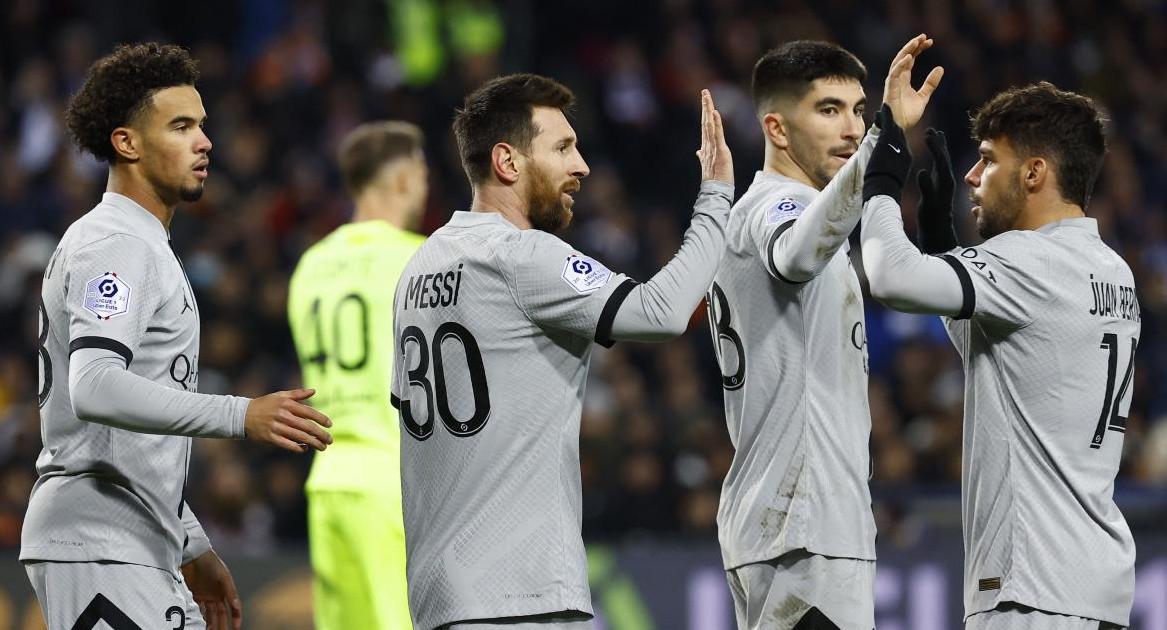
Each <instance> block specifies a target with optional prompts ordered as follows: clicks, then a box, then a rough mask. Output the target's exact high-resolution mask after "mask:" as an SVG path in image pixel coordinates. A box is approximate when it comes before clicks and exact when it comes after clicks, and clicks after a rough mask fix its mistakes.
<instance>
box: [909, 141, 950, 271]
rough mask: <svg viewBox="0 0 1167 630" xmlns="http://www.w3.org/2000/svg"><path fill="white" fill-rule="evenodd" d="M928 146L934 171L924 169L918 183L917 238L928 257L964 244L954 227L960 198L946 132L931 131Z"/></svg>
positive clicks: (926, 142)
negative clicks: (954, 217)
mask: <svg viewBox="0 0 1167 630" xmlns="http://www.w3.org/2000/svg"><path fill="white" fill-rule="evenodd" d="M924 144H926V145H928V152H929V153H931V154H932V168H931V169H927V170H925V169H920V171H919V172H918V173H916V183H917V184H918V185H919V186H920V205H919V206H917V207H916V237H917V241H916V242H917V243H918V244H919V245H920V249H921V250H922V251H923V252H924V253H925V254H939V253H943V252H947V251H950V250H952V249H953V248H954V247H957V246H958V245H959V244H960V243H959V242H958V241H957V240H956V230H955V229H954V228H953V226H952V206H953V203H954V197H955V196H956V176H955V175H953V173H952V157H951V156H949V155H948V142H947V141H946V140H945V138H944V132H943V131H939V130H936V129H932V128H929V129H928V131H926V132H925V133H924Z"/></svg>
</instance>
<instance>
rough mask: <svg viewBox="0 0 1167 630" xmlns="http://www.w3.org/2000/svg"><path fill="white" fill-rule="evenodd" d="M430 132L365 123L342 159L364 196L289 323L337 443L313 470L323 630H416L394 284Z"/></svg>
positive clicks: (307, 380) (293, 292)
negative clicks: (394, 398)
mask: <svg viewBox="0 0 1167 630" xmlns="http://www.w3.org/2000/svg"><path fill="white" fill-rule="evenodd" d="M423 142H424V139H423V137H422V133H421V130H420V129H418V128H417V127H415V126H414V125H411V124H409V123H405V122H378V123H369V124H365V125H361V126H360V127H358V128H357V129H356V130H354V131H353V132H352V133H350V134H349V135H348V136H347V137H346V138H345V139H344V141H343V142H342V143H341V145H340V150H339V152H338V163H339V166H340V174H341V178H342V179H343V180H344V185H345V188H346V189H347V190H348V192H349V194H350V195H352V197H353V199H354V201H355V203H356V211H355V213H354V214H353V218H352V222H351V223H349V224H347V225H343V226H341V227H339V228H337V229H336V231H334V232H332V233H331V234H329V235H328V236H326V237H324V239H323V240H321V241H320V242H319V243H317V244H316V245H314V246H313V247H312V248H311V249H309V250H308V251H307V252H305V253H304V257H303V258H301V259H300V263H299V265H297V266H296V271H295V273H293V274H292V281H291V286H290V287H289V289H288V319H289V321H290V322H291V326H292V336H293V337H294V338H295V342H296V351H297V353H298V354H299V355H300V364H301V366H302V367H303V374H304V385H305V386H308V387H312V388H313V389H315V390H316V391H317V392H318V393H317V394H316V398H315V399H314V405H315V406H316V408H317V409H320V410H321V411H322V412H324V413H326V414H327V415H328V417H329V418H331V419H332V421H333V422H334V426H333V431H332V436H333V439H334V440H335V441H334V442H333V444H332V447H331V448H329V449H328V451H327V452H325V453H320V454H319V455H317V456H316V461H314V462H313V463H312V473H311V474H310V475H309V476H308V483H307V484H306V490H307V492H308V540H309V546H310V551H311V555H312V569H313V584H312V588H313V591H312V592H313V608H314V610H315V617H316V628H317V629H318V630H346V629H349V628H365V629H367V630H378V629H384V630H408V629H409V628H411V627H412V626H411V624H410V620H409V602H408V594H407V593H406V590H405V529H404V524H403V523H402V521H401V430H400V428H399V427H398V426H397V411H396V410H395V409H393V407H392V406H391V405H390V404H389V388H388V384H389V382H390V380H391V378H392V374H393V372H392V367H393V360H392V359H393V290H394V288H396V286H397V279H398V278H399V277H400V276H401V270H402V269H403V268H404V267H405V263H406V261H408V260H409V258H410V256H412V255H413V253H414V252H415V251H417V248H418V247H419V246H420V245H421V243H422V241H423V240H424V238H423V237H422V236H420V235H418V234H414V233H413V232H410V231H409V230H410V229H412V228H414V227H415V226H416V224H417V222H418V220H419V218H420V216H421V212H422V210H424V209H425V200H426V194H427V190H428V188H427V183H426V174H427V170H426V164H425V157H424V155H423V154H422V148H423Z"/></svg>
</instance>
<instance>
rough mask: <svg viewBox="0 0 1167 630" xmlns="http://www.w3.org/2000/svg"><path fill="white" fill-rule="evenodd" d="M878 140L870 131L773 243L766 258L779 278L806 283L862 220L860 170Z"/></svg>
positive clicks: (824, 266)
mask: <svg viewBox="0 0 1167 630" xmlns="http://www.w3.org/2000/svg"><path fill="white" fill-rule="evenodd" d="M878 139H879V131H878V128H877V127H872V128H871V131H869V132H868V133H867V136H866V137H865V138H864V139H863V142H862V143H861V144H860V145H859V150H858V151H856V153H855V155H853V156H851V159H849V160H847V163H846V164H844V165H843V168H842V169H840V170H839V172H838V174H836V175H835V177H834V178H833V179H832V180H831V182H830V183H829V184H827V186H826V188H824V189H823V191H822V192H821V193H819V195H818V196H817V197H815V199H814V201H812V202H811V203H810V205H808V206H807V207H806V209H805V210H803V211H802V214H801V215H800V216H799V217H798V219H796V220H795V221H794V223H793V225H792V226H791V227H790V228H789V229H787V230H786V231H785V232H783V233H782V234H781V235H780V236H779V237H778V239H777V240H776V241H775V242H774V245H773V247H772V248H771V251H770V256H771V257H772V258H773V263H774V269H776V270H777V271H778V273H779V274H781V277H782V278H784V279H786V280H788V281H790V282H806V281H807V280H810V279H811V278H814V277H815V276H817V275H818V274H820V273H822V270H823V269H825V268H826V266H827V264H828V263H830V262H831V259H832V258H834V257H835V252H837V251H839V248H840V247H842V246H843V243H844V242H846V240H847V237H848V236H849V235H850V234H851V232H852V231H853V230H854V229H855V225H856V224H858V223H859V218H860V217H861V216H863V173H864V169H865V168H866V166H867V160H868V159H869V158H870V157H871V151H872V149H873V148H874V147H875V143H876V141H877V140H878Z"/></svg>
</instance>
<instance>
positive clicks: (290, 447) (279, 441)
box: [264, 432, 309, 453]
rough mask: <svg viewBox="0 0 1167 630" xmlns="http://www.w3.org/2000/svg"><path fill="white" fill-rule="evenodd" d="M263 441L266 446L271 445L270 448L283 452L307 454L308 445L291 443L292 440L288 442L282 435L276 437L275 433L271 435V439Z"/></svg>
mask: <svg viewBox="0 0 1167 630" xmlns="http://www.w3.org/2000/svg"><path fill="white" fill-rule="evenodd" d="M264 441H265V442H267V443H268V444H271V445H272V446H275V447H278V448H282V449H284V450H285V451H291V452H293V453H307V452H308V449H309V447H308V445H306V444H300V443H298V442H293V441H292V440H289V439H288V438H286V437H284V436H282V435H276V434H275V432H273V433H272V435H271V437H269V438H268V439H267V440H264Z"/></svg>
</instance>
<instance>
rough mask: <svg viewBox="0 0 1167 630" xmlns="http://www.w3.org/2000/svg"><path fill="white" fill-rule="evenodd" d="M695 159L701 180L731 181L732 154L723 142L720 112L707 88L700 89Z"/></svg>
mask: <svg viewBox="0 0 1167 630" xmlns="http://www.w3.org/2000/svg"><path fill="white" fill-rule="evenodd" d="M697 159H698V160H700V161H701V181H703V182H704V181H708V180H711V179H716V180H717V181H720V182H725V183H727V184H732V183H733V156H732V155H730V153H729V145H727V144H726V143H725V127H724V126H722V124H721V113H720V112H718V111H717V110H716V109H714V107H713V95H712V94H710V93H709V90H701V148H700V149H698V150H697Z"/></svg>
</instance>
